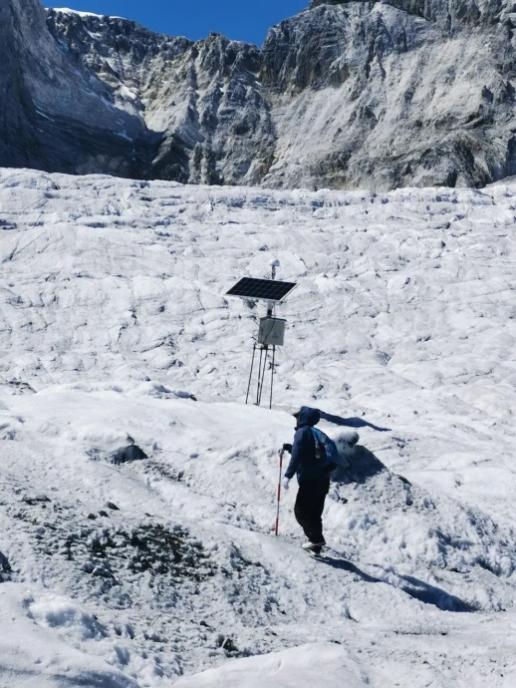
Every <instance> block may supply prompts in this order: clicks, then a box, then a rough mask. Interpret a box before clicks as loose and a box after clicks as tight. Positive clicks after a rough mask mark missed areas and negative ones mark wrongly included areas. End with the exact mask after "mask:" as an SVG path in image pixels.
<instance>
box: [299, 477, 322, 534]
mask: <svg viewBox="0 0 516 688" xmlns="http://www.w3.org/2000/svg"><path fill="white" fill-rule="evenodd" d="M329 489H330V479H329V478H324V479H322V480H313V481H307V482H303V483H301V484H300V485H299V492H298V493H297V498H296V505H295V507H294V514H295V516H296V520H297V522H298V523H299V525H300V526H301V528H302V529H303V530H304V531H305V535H306V537H307V538H308V539H309V540H310V542H317V543H318V542H324V537H323V527H322V513H323V511H324V501H325V499H326V495H327V494H328V490H329Z"/></svg>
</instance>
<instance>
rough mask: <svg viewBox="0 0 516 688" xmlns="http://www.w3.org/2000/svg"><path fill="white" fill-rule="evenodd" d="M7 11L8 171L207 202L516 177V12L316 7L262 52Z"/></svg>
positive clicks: (8, 5) (504, 1) (414, 3)
mask: <svg viewBox="0 0 516 688" xmlns="http://www.w3.org/2000/svg"><path fill="white" fill-rule="evenodd" d="M46 19H47V26H48V29H47V28H46V27H45V14H44V11H43V9H42V8H41V6H40V5H39V4H38V1H37V0H26V1H25V2H24V3H23V4H22V3H21V0H0V58H1V59H2V64H3V65H4V69H3V71H2V73H1V74H0V95H1V96H2V102H3V104H4V111H3V114H2V119H1V120H0V164H2V165H12V166H21V165H28V166H32V167H42V168H45V169H49V170H56V171H68V172H76V173H84V172H107V173H110V174H119V175H125V176H135V177H141V178H149V177H157V178H163V179H173V180H178V181H181V182H191V183H208V184H263V185H266V186H274V187H277V186H287V187H298V186H300V187H307V188H318V187H321V186H326V187H328V186H329V187H336V188H341V187H352V188H353V187H368V188H373V189H386V188H393V187H398V186H403V185H419V186H421V185H448V186H455V185H471V186H482V185H485V184H486V183H488V182H491V181H493V180H496V179H499V178H501V177H503V176H506V175H512V174H514V172H515V171H516V143H515V141H516V139H515V138H514V135H513V131H512V130H513V128H514V125H513V111H512V110H513V100H514V87H513V80H514V77H515V74H514V67H513V59H512V54H513V49H514V48H513V43H514V36H513V33H514V26H515V25H516V13H514V12H513V7H512V4H510V3H509V2H508V0H477V1H476V2H473V0H459V1H458V2H454V3H451V4H450V3H449V2H448V1H447V0H446V1H445V0H384V1H383V2H361V1H359V0H355V1H353V2H349V1H348V0H326V1H322V0H312V2H311V4H310V8H309V9H308V10H306V11H305V12H301V13H300V14H298V15H297V16H295V17H293V18H291V19H287V20H286V21H284V22H281V23H280V24H279V25H278V26H276V27H274V28H272V29H271V31H270V32H269V35H268V37H267V40H266V41H265V44H264V46H263V48H262V49H258V48H257V47H255V46H253V45H247V44H245V43H239V42H235V41H230V40H228V39H226V38H224V37H223V36H220V35H218V34H211V35H210V36H209V37H208V38H206V39H205V40H202V41H198V42H193V41H190V40H187V39H186V38H177V37H169V36H164V35H160V34H156V33H153V32H151V31H148V30H146V29H144V28H142V27H140V26H138V25H137V24H135V23H134V22H130V21H127V20H124V19H118V18H110V17H100V16H96V15H90V14H78V13H75V12H73V11H70V10H52V9H50V10H47V15H46Z"/></svg>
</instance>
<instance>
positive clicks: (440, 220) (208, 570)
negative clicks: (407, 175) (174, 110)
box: [0, 170, 516, 688]
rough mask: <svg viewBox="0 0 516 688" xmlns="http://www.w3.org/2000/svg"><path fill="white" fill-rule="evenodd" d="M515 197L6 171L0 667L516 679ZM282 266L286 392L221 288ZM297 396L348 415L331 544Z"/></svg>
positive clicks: (243, 677) (139, 677) (159, 679)
mask: <svg viewBox="0 0 516 688" xmlns="http://www.w3.org/2000/svg"><path fill="white" fill-rule="evenodd" d="M515 207H516V186H515V184H514V182H513V181H509V182H507V183H504V184H497V185H494V186H491V187H488V188H487V189H484V190H482V191H475V190H442V189H418V190H412V189H404V190H400V191H396V192H393V193H389V194H381V195H375V194H373V193H370V192H349V193H344V192H342V193H341V192H335V191H324V190H322V191H319V192H315V193H305V192H300V191H267V190H263V189H252V188H216V187H202V186H201V187H191V186H190V187H189V186H180V185H177V184H172V183H166V182H159V181H157V182H142V181H131V180H121V179H113V178H110V177H101V176H87V177H67V176H63V175H47V174H44V173H40V172H34V171H28V170H1V171H0V263H1V267H2V269H1V271H0V348H1V351H2V356H1V358H0V452H1V456H2V460H1V464H0V553H1V556H0V567H1V579H2V581H3V582H2V583H1V584H0V610H1V621H0V686H2V688H3V686H4V685H6V686H9V688H22V687H23V688H25V687H26V686H31V687H34V688H36V687H37V688H47V687H52V688H58V687H59V688H62V687H64V686H85V685H86V686H90V685H91V686H100V687H101V688H115V687H116V688H120V687H123V688H129V687H130V688H136V687H137V686H138V687H139V688H165V686H170V685H174V683H175V682H177V684H178V686H182V685H184V686H185V688H186V687H187V686H200V687H201V686H210V687H211V686H219V685H227V686H229V687H231V686H232V685H235V686H236V685H239V686H240V685H242V686H244V687H245V688H248V687H250V686H258V685H259V686H262V685H263V686H267V685H271V686H272V685H274V686H276V685H277V686H279V687H280V688H284V687H287V686H288V687H289V688H290V686H291V685H296V686H299V687H300V688H308V686H311V685H314V684H315V685H317V681H318V678H317V677H318V676H323V677H324V685H325V686H326V685H328V686H331V685H350V686H362V685H364V686H365V685H368V686H372V687H373V688H376V687H377V688H380V687H381V688H383V687H384V686H385V685H395V684H396V683H397V684H399V685H400V686H402V687H404V688H405V687H406V688H408V687H409V686H410V687H411V688H423V686H428V685H436V686H451V685H453V686H457V687H458V688H462V686H473V688H476V687H477V686H478V688H480V687H482V688H485V686H486V685H489V686H490V688H491V687H494V688H498V687H499V686H503V687H504V688H510V687H512V686H513V685H514V681H515V679H516V663H515V660H514V643H515V641H516V637H515V630H514V629H515V628H516V621H515V618H514V609H513V600H514V591H515V581H516V556H515V554H514V541H515V538H516V519H515V516H514V508H513V501H514V498H513V495H514V490H515V488H516V483H515V478H514V469H513V456H514V447H515V430H514V412H515V409H516V393H515V382H516V367H515V363H514V354H513V351H514V343H515V338H516V329H515V326H514V318H515V316H516V310H515V307H514V290H515V281H514V274H515V260H514V246H515V233H514V208H515ZM275 260H279V261H280V269H279V274H278V277H279V278H280V279H286V280H292V281H296V282H298V287H297V289H296V290H295V291H294V292H293V293H292V295H291V297H290V298H289V299H288V300H287V302H286V304H285V305H284V306H282V307H281V308H279V309H278V312H277V314H278V315H279V316H280V317H286V318H287V319H288V322H289V328H288V330H287V334H286V342H285V347H284V348H283V349H281V350H280V351H279V352H278V363H279V367H278V369H277V376H276V389H275V394H274V399H273V401H274V403H273V409H272V411H270V410H268V408H265V407H264V408H256V407H255V406H253V405H250V406H245V404H244V400H245V393H246V386H247V379H248V373H249V365H250V362H251V349H252V343H253V336H255V334H256V331H257V320H258V318H259V317H260V316H261V314H262V311H263V309H262V307H251V305H250V304H248V303H246V302H244V301H240V300H238V299H231V300H230V299H227V298H226V297H225V296H224V294H225V292H226V291H227V289H229V288H230V287H231V286H232V285H233V284H234V283H235V282H236V280H237V279H238V278H240V277H242V276H246V275H249V276H254V277H268V276H269V275H270V269H271V265H272V263H273V262H274V261H275ZM267 391H268V390H267V389H266V394H267ZM300 405H310V406H314V407H316V408H319V409H320V410H322V411H323V412H324V414H323V415H324V420H323V421H322V422H321V429H322V430H324V432H327V433H328V434H329V435H331V436H332V437H334V438H335V439H337V440H338V439H339V437H341V436H342V435H344V437H345V438H348V440H349V439H353V437H354V435H353V434H352V433H354V432H355V430H358V432H359V434H360V439H359V442H358V445H357V446H356V447H355V448H354V449H349V447H344V450H345V453H346V456H347V457H348V458H349V459H350V461H351V467H350V468H349V469H347V470H344V469H343V470H342V472H341V473H339V476H338V477H339V480H338V482H335V483H333V484H332V487H331V490H330V495H329V498H328V500H327V507H326V511H325V526H326V538H327V540H328V542H329V549H328V550H327V551H326V552H325V554H324V556H323V557H322V558H321V559H320V560H319V561H317V560H315V559H313V558H311V557H310V556H309V555H307V554H306V553H305V552H304V551H302V550H301V547H300V543H301V542H302V538H301V534H300V532H299V528H298V526H297V524H296V522H295V520H294V517H293V513H292V511H293V503H294V499H295V489H294V488H292V489H290V490H289V492H288V493H286V494H284V495H283V498H282V504H281V512H280V536H279V537H278V538H275V537H274V536H273V534H272V527H273V525H274V520H275V515H276V486H277V479H278V450H279V448H280V447H281V446H282V445H283V443H284V442H290V441H292V435H293V429H294V423H295V421H294V418H293V417H292V415H291V414H292V412H293V411H294V410H297V408H298V407H299V406H300ZM350 433H351V434H350ZM127 447H138V448H139V449H140V450H141V452H142V455H139V460H137V461H128V462H127V463H120V464H118V465H115V464H114V463H113V455H114V453H116V452H117V451H119V450H121V449H124V448H127ZM145 457H146V458H145ZM2 562H3V563H2ZM267 681H268V682H269V683H267Z"/></svg>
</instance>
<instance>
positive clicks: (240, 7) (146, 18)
mask: <svg viewBox="0 0 516 688" xmlns="http://www.w3.org/2000/svg"><path fill="white" fill-rule="evenodd" d="M308 5H309V0H244V1H242V0H186V2H185V0H78V1H76V0H64V2H63V0H61V3H53V4H52V5H50V6H51V7H63V6H66V7H70V8H72V9H76V10H83V11H85V12H95V13H96V14H111V15H117V16H121V17H127V18H129V19H134V20H135V21H137V22H139V23H140V24H143V25H144V26H147V27H148V28H150V29H153V30H154V31H162V32H163V33H169V34H173V35H181V36H188V38H194V39H198V38H204V37H205V36H207V35H208V34H209V33H210V31H217V32H218V33H223V34H225V35H226V36H228V37H229V38H233V39H236V40H241V41H250V42H253V43H258V44H261V43H262V42H263V39H264V38H265V34H266V32H267V29H268V28H269V27H270V26H272V25H273V24H276V23H278V22H279V21H281V20H282V19H285V18H286V17H289V16H291V15H293V14H297V13H298V12H301V10H304V9H306V8H307V7H308Z"/></svg>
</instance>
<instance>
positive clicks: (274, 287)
mask: <svg viewBox="0 0 516 688" xmlns="http://www.w3.org/2000/svg"><path fill="white" fill-rule="evenodd" d="M295 286H296V283H295V282H280V281H278V280H266V279H254V278H253V277H244V278H243V279H241V280H240V282H237V284H235V286H234V287H232V288H231V289H230V290H229V291H228V292H227V296H240V297H241V298H244V299H259V300H261V301H278V302H279V301H283V299H284V298H285V297H286V296H287V294H289V293H290V292H291V291H292V289H294V287H295Z"/></svg>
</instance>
